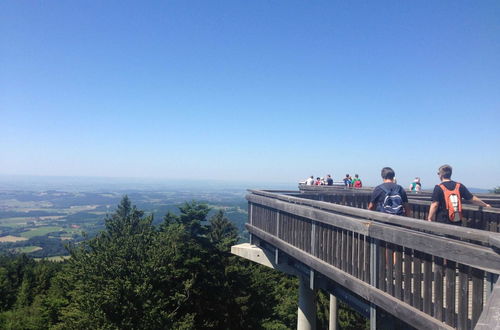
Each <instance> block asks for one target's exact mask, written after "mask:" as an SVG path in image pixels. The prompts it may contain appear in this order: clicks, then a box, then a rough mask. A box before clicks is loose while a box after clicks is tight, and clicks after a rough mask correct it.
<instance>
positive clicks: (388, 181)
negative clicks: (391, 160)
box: [368, 167, 411, 217]
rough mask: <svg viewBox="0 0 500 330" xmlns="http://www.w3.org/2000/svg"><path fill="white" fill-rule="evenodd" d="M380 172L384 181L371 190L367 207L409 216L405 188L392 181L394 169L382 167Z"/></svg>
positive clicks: (409, 211)
mask: <svg viewBox="0 0 500 330" xmlns="http://www.w3.org/2000/svg"><path fill="white" fill-rule="evenodd" d="M381 174H382V179H383V180H384V183H382V184H381V185H378V186H377V187H375V189H374V190H373V193H372V197H371V199H370V204H368V209H369V210H372V211H375V210H376V211H379V212H384V213H388V214H393V215H402V216H407V217H409V216H411V209H410V205H409V204H408V196H407V195H406V192H405V190H404V189H403V187H401V186H400V185H398V184H396V183H394V182H393V179H394V176H395V175H396V174H395V173H394V170H393V169H392V168H390V167H384V168H383V169H382V173H381Z"/></svg>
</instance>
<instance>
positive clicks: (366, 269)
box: [363, 236, 371, 283]
mask: <svg viewBox="0 0 500 330" xmlns="http://www.w3.org/2000/svg"><path fill="white" fill-rule="evenodd" d="M364 244H365V265H364V267H363V268H364V272H365V278H364V281H365V282H366V283H370V258H371V257H370V241H369V238H368V237H367V236H365V243H364Z"/></svg>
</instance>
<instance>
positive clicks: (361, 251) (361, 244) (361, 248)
mask: <svg viewBox="0 0 500 330" xmlns="http://www.w3.org/2000/svg"><path fill="white" fill-rule="evenodd" d="M357 267H358V278H359V279H360V280H364V278H365V273H364V267H365V236H363V235H361V234H360V235H358V263H357Z"/></svg>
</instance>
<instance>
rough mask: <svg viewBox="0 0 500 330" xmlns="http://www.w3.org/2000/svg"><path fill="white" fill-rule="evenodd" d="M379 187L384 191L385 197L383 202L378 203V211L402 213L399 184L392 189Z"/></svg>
mask: <svg viewBox="0 0 500 330" xmlns="http://www.w3.org/2000/svg"><path fill="white" fill-rule="evenodd" d="M380 189H382V190H383V191H384V192H385V197H384V200H383V202H382V203H379V205H378V211H380V212H384V213H389V214H394V215H402V214H403V213H404V209H403V199H402V198H401V195H400V194H399V186H395V187H394V188H392V189H387V188H386V187H384V186H380Z"/></svg>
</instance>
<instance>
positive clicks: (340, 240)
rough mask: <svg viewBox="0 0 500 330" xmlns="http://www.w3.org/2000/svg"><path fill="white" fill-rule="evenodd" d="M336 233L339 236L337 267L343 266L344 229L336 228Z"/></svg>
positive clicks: (337, 240)
mask: <svg viewBox="0 0 500 330" xmlns="http://www.w3.org/2000/svg"><path fill="white" fill-rule="evenodd" d="M335 234H336V236H337V239H336V245H337V251H335V267H337V268H339V269H341V268H342V230H341V229H339V228H336V229H335Z"/></svg>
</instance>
